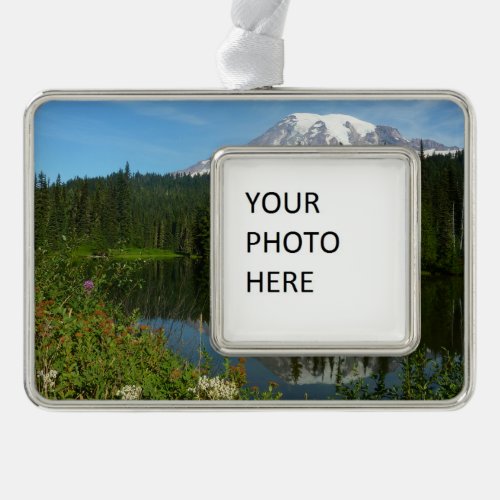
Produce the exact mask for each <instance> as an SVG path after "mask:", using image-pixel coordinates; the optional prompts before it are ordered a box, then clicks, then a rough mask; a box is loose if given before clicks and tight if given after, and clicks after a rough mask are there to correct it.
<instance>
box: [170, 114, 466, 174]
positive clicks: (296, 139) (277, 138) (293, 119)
mask: <svg viewBox="0 0 500 500" xmlns="http://www.w3.org/2000/svg"><path fill="white" fill-rule="evenodd" d="M422 143H423V147H424V154H425V156H429V155H433V154H450V153H451V154H453V153H455V152H456V151H458V150H459V148H458V147H450V146H444V145H443V144H440V143H438V142H436V141H434V140H432V139H423V140H422ZM377 144H382V145H389V146H390V145H394V146H406V147H412V148H413V149H415V150H417V151H420V139H411V140H409V139H406V138H405V137H403V136H402V135H401V133H400V132H399V130H398V129H396V128H394V127H390V126H387V125H374V124H373V123H369V122H366V121H363V120H360V119H359V118H356V117H354V116H350V115H343V114H328V115H317V114H312V113H293V114H291V115H288V116H286V117H285V118H283V119H282V120H281V121H279V122H278V123H276V124H275V125H274V126H272V127H271V128H270V129H268V130H267V131H266V132H264V133H263V134H262V135H260V136H259V137H257V138H255V139H254V140H252V141H251V142H250V143H249V145H251V146H336V145H344V146H351V145H352V146H361V145H377ZM209 172H210V160H202V161H200V162H198V163H196V164H195V165H193V166H191V167H189V168H187V169H185V170H182V171H180V172H179V173H180V174H187V175H200V174H206V173H209Z"/></svg>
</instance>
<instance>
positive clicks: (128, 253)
mask: <svg viewBox="0 0 500 500" xmlns="http://www.w3.org/2000/svg"><path fill="white" fill-rule="evenodd" d="M72 255H73V257H76V258H84V257H87V258H91V257H93V258H98V257H102V256H108V257H111V258H113V259H118V260H167V259H175V258H178V257H183V255H182V254H179V253H177V252H175V251H174V250H163V249H161V248H110V249H108V250H106V251H104V252H102V251H97V250H96V249H95V247H93V246H91V245H80V246H79V247H77V248H75V249H74V250H73V252H72Z"/></svg>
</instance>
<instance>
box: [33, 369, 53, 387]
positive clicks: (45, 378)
mask: <svg viewBox="0 0 500 500" xmlns="http://www.w3.org/2000/svg"><path fill="white" fill-rule="evenodd" d="M57 374H58V372H57V370H48V371H44V370H40V371H38V372H37V374H36V376H37V378H39V379H40V380H41V381H42V385H43V390H44V391H45V392H47V391H48V390H49V389H54V387H55V386H56V378H57Z"/></svg>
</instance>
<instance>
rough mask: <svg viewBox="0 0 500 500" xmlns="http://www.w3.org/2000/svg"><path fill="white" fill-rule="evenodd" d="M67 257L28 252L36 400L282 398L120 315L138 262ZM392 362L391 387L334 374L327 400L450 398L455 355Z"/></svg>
mask: <svg viewBox="0 0 500 500" xmlns="http://www.w3.org/2000/svg"><path fill="white" fill-rule="evenodd" d="M74 254H75V249H73V248H71V247H69V246H68V247H67V248H66V249H65V250H59V251H51V250H46V249H45V250H44V249H39V250H37V252H36V262H37V264H36V271H35V272H36V277H35V283H36V286H35V294H36V297H35V299H36V306H35V332H36V333H35V348H36V381H37V389H38V391H39V392H40V394H41V395H42V396H44V397H46V398H49V399H76V400H78V399H82V400H83V399H85V400H89V399H97V400H98V399H122V400H132V399H134V400H135V399H145V400H147V399H150V400H179V399H180V400H184V399H200V400H223V399H226V400H227V399H229V400H249V399H254V400H276V399H281V398H282V393H281V392H280V390H279V385H278V384H277V383H276V382H274V381H270V382H269V383H268V385H267V386H266V387H261V388H259V387H256V386H249V384H248V381H247V372H246V366H245V365H246V359H244V358H240V359H237V360H232V359H231V360H230V359H225V361H224V365H223V368H222V369H220V370H218V371H217V372H216V371H215V370H214V369H213V363H212V359H211V357H210V355H209V353H208V352H207V351H206V350H204V349H203V348H201V347H200V350H199V352H198V360H197V362H190V361H188V360H186V359H184V358H183V357H182V356H181V355H180V354H177V353H175V352H174V351H172V350H171V349H170V348H169V347H168V346H167V345H166V340H165V332H164V331H163V329H161V328H160V329H153V328H151V327H149V326H147V325H144V324H139V322H138V319H139V317H140V311H138V310H136V311H134V312H133V313H132V314H127V313H125V311H124V308H123V307H122V305H121V304H120V303H116V302H115V301H114V300H113V297H114V296H115V293H114V292H116V290H122V291H125V292H131V291H132V290H133V289H134V288H135V287H141V286H142V283H140V282H138V281H136V280H135V279H134V278H133V276H134V273H133V271H134V268H135V266H140V265H141V262H140V261H135V262H134V261H133V260H130V259H124V260H120V259H114V258H113V257H112V256H103V257H102V258H101V259H98V260H96V262H95V263H94V264H95V265H93V267H92V273H91V275H89V274H88V272H89V271H88V266H86V265H85V259H83V258H82V259H77V260H76V261H75V258H74ZM175 258H182V256H180V257H179V256H177V257H175ZM184 258H187V257H184ZM344 361H345V360H343V361H342V362H344ZM296 362H298V363H300V360H299V359H298V358H297V361H296ZM399 364H400V368H399V370H398V376H397V379H398V380H397V381H396V382H394V381H391V382H389V381H388V379H387V377H386V376H385V374H384V373H375V374H373V375H371V376H370V377H363V376H361V374H356V373H352V374H351V377H350V381H349V382H345V381H343V380H342V377H340V376H339V377H338V378H337V379H336V380H335V381H334V382H333V383H332V396H331V398H330V399H349V400H353V399H366V400H370V399H372V400H373V399H380V400H396V399H405V400H411V399H416V400H422V399H449V398H452V397H454V396H455V395H457V394H458V393H459V392H460V390H461V388H462V385H463V365H462V358H461V357H460V356H459V355H457V354H453V353H450V352H448V351H446V350H444V349H443V350H442V352H441V353H440V354H439V355H438V356H437V357H435V358H433V357H430V356H429V352H428V350H427V349H426V348H425V346H421V347H419V349H418V350H417V351H415V352H414V353H413V354H412V355H410V356H408V357H405V358H401V360H400V361H399ZM304 397H307V394H306V393H305V394H304Z"/></svg>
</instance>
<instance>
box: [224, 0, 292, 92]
mask: <svg viewBox="0 0 500 500" xmlns="http://www.w3.org/2000/svg"><path fill="white" fill-rule="evenodd" d="M288 5H289V0H234V1H233V8H232V19H233V24H234V28H233V30H232V31H231V33H230V34H229V36H228V38H227V39H226V40H225V42H224V43H223V45H222V47H221V48H220V49H219V52H218V54H217V63H218V66H219V72H220V75H221V79H222V82H223V84H224V86H225V87H226V88H229V89H236V90H249V89H255V88H259V87H266V86H272V85H279V84H281V83H283V65H284V42H283V40H282V38H281V37H282V34H283V29H284V25H285V19H286V13H287V10H288Z"/></svg>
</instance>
